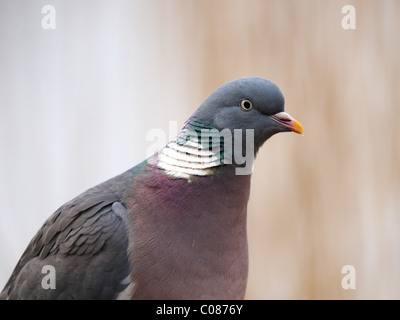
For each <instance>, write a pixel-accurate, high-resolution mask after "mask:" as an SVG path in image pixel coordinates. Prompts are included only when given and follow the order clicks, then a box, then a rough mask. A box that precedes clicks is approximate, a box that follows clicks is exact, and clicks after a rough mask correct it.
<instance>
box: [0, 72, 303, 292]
mask: <svg viewBox="0 0 400 320" xmlns="http://www.w3.org/2000/svg"><path fill="white" fill-rule="evenodd" d="M279 132H295V133H299V134H302V133H303V127H302V126H301V124H300V123H299V122H298V121H297V120H295V119H294V118H292V117H291V116H290V115H289V114H288V113H286V112H284V97H283V95H282V92H281V91H280V89H279V88H278V87H277V86H276V85H275V84H274V83H272V82H271V81H269V80H266V79H264V78H260V77H244V78H239V79H236V80H232V81H230V82H227V83H225V84H223V85H222V86H220V87H219V88H217V89H216V90H215V91H214V92H212V93H211V95H210V96H209V97H208V98H207V99H206V100H205V101H204V102H203V103H202V104H201V105H200V106H199V108H198V109H197V110H196V111H195V112H194V113H193V114H192V116H191V117H190V118H189V119H188V120H187V121H186V122H185V124H184V125H183V128H182V130H181V131H180V132H179V133H178V135H177V136H176V137H175V138H173V139H172V140H170V141H169V142H168V143H167V145H166V146H165V147H163V148H161V149H160V150H159V151H157V152H156V153H155V154H154V155H153V156H151V157H149V158H148V159H146V160H144V161H143V162H141V163H140V164H138V165H136V166H134V167H133V168H131V169H129V170H127V171H126V172H124V173H122V174H120V175H118V176H116V177H114V178H111V179H110V180H108V181H106V182H103V183H101V184H99V185H97V186H95V187H93V188H91V189H89V190H87V191H85V192H84V193H82V194H81V195H79V196H77V197H76V198H74V199H73V200H71V201H69V202H67V203H66V204H64V205H63V206H61V207H60V208H59V209H58V210H56V211H55V212H54V213H53V214H52V215H51V216H50V217H49V218H48V219H47V221H45V223H44V224H43V226H42V227H41V228H40V230H39V231H38V232H37V234H36V235H35V236H34V237H33V239H32V240H31V242H30V243H29V245H28V247H27V248H26V250H25V252H24V253H23V254H22V257H21V258H20V260H19V262H18V263H17V265H16V267H15V269H14V271H13V273H12V275H11V277H10V278H9V280H8V282H7V283H6V285H5V287H4V289H3V291H2V293H1V295H0V298H1V299H52V300H55V299H60V300H66V299H68V300H69V299H80V300H83V299H85V300H86V299H93V300H111V299H157V300H158V299H160V300H172V299H194V300H199V299H243V298H244V294H245V290H246V284H247V277H248V244H247V230H246V219H247V203H248V200H249V193H250V178H251V175H252V172H253V169H252V168H253V165H254V162H253V160H254V158H255V156H256V154H257V152H258V150H259V148H260V147H261V146H262V145H263V143H264V142H265V141H266V140H267V139H269V138H270V137H271V136H273V135H274V134H276V133H279Z"/></svg>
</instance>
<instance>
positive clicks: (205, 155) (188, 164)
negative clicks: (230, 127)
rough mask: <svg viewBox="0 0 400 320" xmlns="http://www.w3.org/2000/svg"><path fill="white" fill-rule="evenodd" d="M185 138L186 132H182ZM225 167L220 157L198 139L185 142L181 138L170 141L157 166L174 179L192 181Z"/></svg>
mask: <svg viewBox="0 0 400 320" xmlns="http://www.w3.org/2000/svg"><path fill="white" fill-rule="evenodd" d="M181 134H183V136H185V130H184V131H182V132H181ZM221 165H223V162H222V159H221V157H220V155H219V154H218V153H217V152H215V151H214V150H210V148H209V147H208V146H205V145H202V144H201V143H199V142H198V141H196V139H194V140H185V139H182V138H180V137H179V136H178V137H177V138H175V139H174V140H172V141H170V142H169V143H168V144H167V146H166V147H164V148H163V149H162V150H160V152H159V154H158V163H157V166H158V167H159V168H160V169H163V170H165V172H166V174H168V175H169V176H171V177H173V178H183V179H187V180H189V181H190V178H191V176H209V175H212V174H213V172H214V171H215V168H216V167H218V166H221Z"/></svg>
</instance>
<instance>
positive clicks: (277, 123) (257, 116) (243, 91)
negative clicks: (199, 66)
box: [192, 77, 303, 151]
mask: <svg viewBox="0 0 400 320" xmlns="http://www.w3.org/2000/svg"><path fill="white" fill-rule="evenodd" d="M284 106H285V99H284V97H283V95H282V92H281V91H280V90H279V88H278V87H277V86H276V85H275V84H274V83H272V82H271V81H269V80H266V79H263V78H259V77H245V78H240V79H237V80H233V81H230V82H227V83H225V84H223V85H222V86H220V87H219V88H218V89H216V90H215V91H214V92H213V93H212V94H211V95H210V96H209V97H208V98H207V99H206V100H205V101H204V102H203V103H202V104H201V105H200V107H199V108H198V109H197V110H196V112H195V113H194V114H193V116H192V119H195V120H196V121H199V122H201V123H205V124H207V126H210V127H213V128H216V129H218V130H223V129H229V130H230V131H231V132H232V133H233V131H234V130H235V129H239V130H242V131H245V130H246V129H252V130H253V133H254V149H255V151H257V150H258V149H259V147H261V145H262V144H263V143H264V142H265V141H266V140H267V139H269V138H270V137H271V136H273V135H274V134H276V133H279V132H290V131H291V132H296V133H300V134H302V133H303V128H302V126H301V124H300V123H299V122H298V121H296V120H295V119H293V118H292V117H291V116H290V115H289V114H287V113H286V112H284Z"/></svg>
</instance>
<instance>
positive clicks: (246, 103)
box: [240, 99, 253, 111]
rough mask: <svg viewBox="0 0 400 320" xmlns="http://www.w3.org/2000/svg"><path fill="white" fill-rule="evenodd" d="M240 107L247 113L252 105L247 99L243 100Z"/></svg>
mask: <svg viewBox="0 0 400 320" xmlns="http://www.w3.org/2000/svg"><path fill="white" fill-rule="evenodd" d="M240 107H241V108H242V109H243V110H244V111H249V110H251V108H253V103H252V102H251V101H250V100H248V99H244V100H242V101H241V102H240Z"/></svg>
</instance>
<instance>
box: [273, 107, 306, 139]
mask: <svg viewBox="0 0 400 320" xmlns="http://www.w3.org/2000/svg"><path fill="white" fill-rule="evenodd" d="M269 117H270V118H271V119H272V120H274V121H275V122H277V123H279V124H280V125H281V126H283V127H285V128H288V129H289V130H290V131H293V132H296V133H299V134H303V132H304V130H303V126H302V125H301V123H300V122H298V121H297V120H296V119H294V118H292V117H291V116H290V115H289V114H288V113H286V112H278V113H275V114H273V115H272V116H269Z"/></svg>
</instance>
